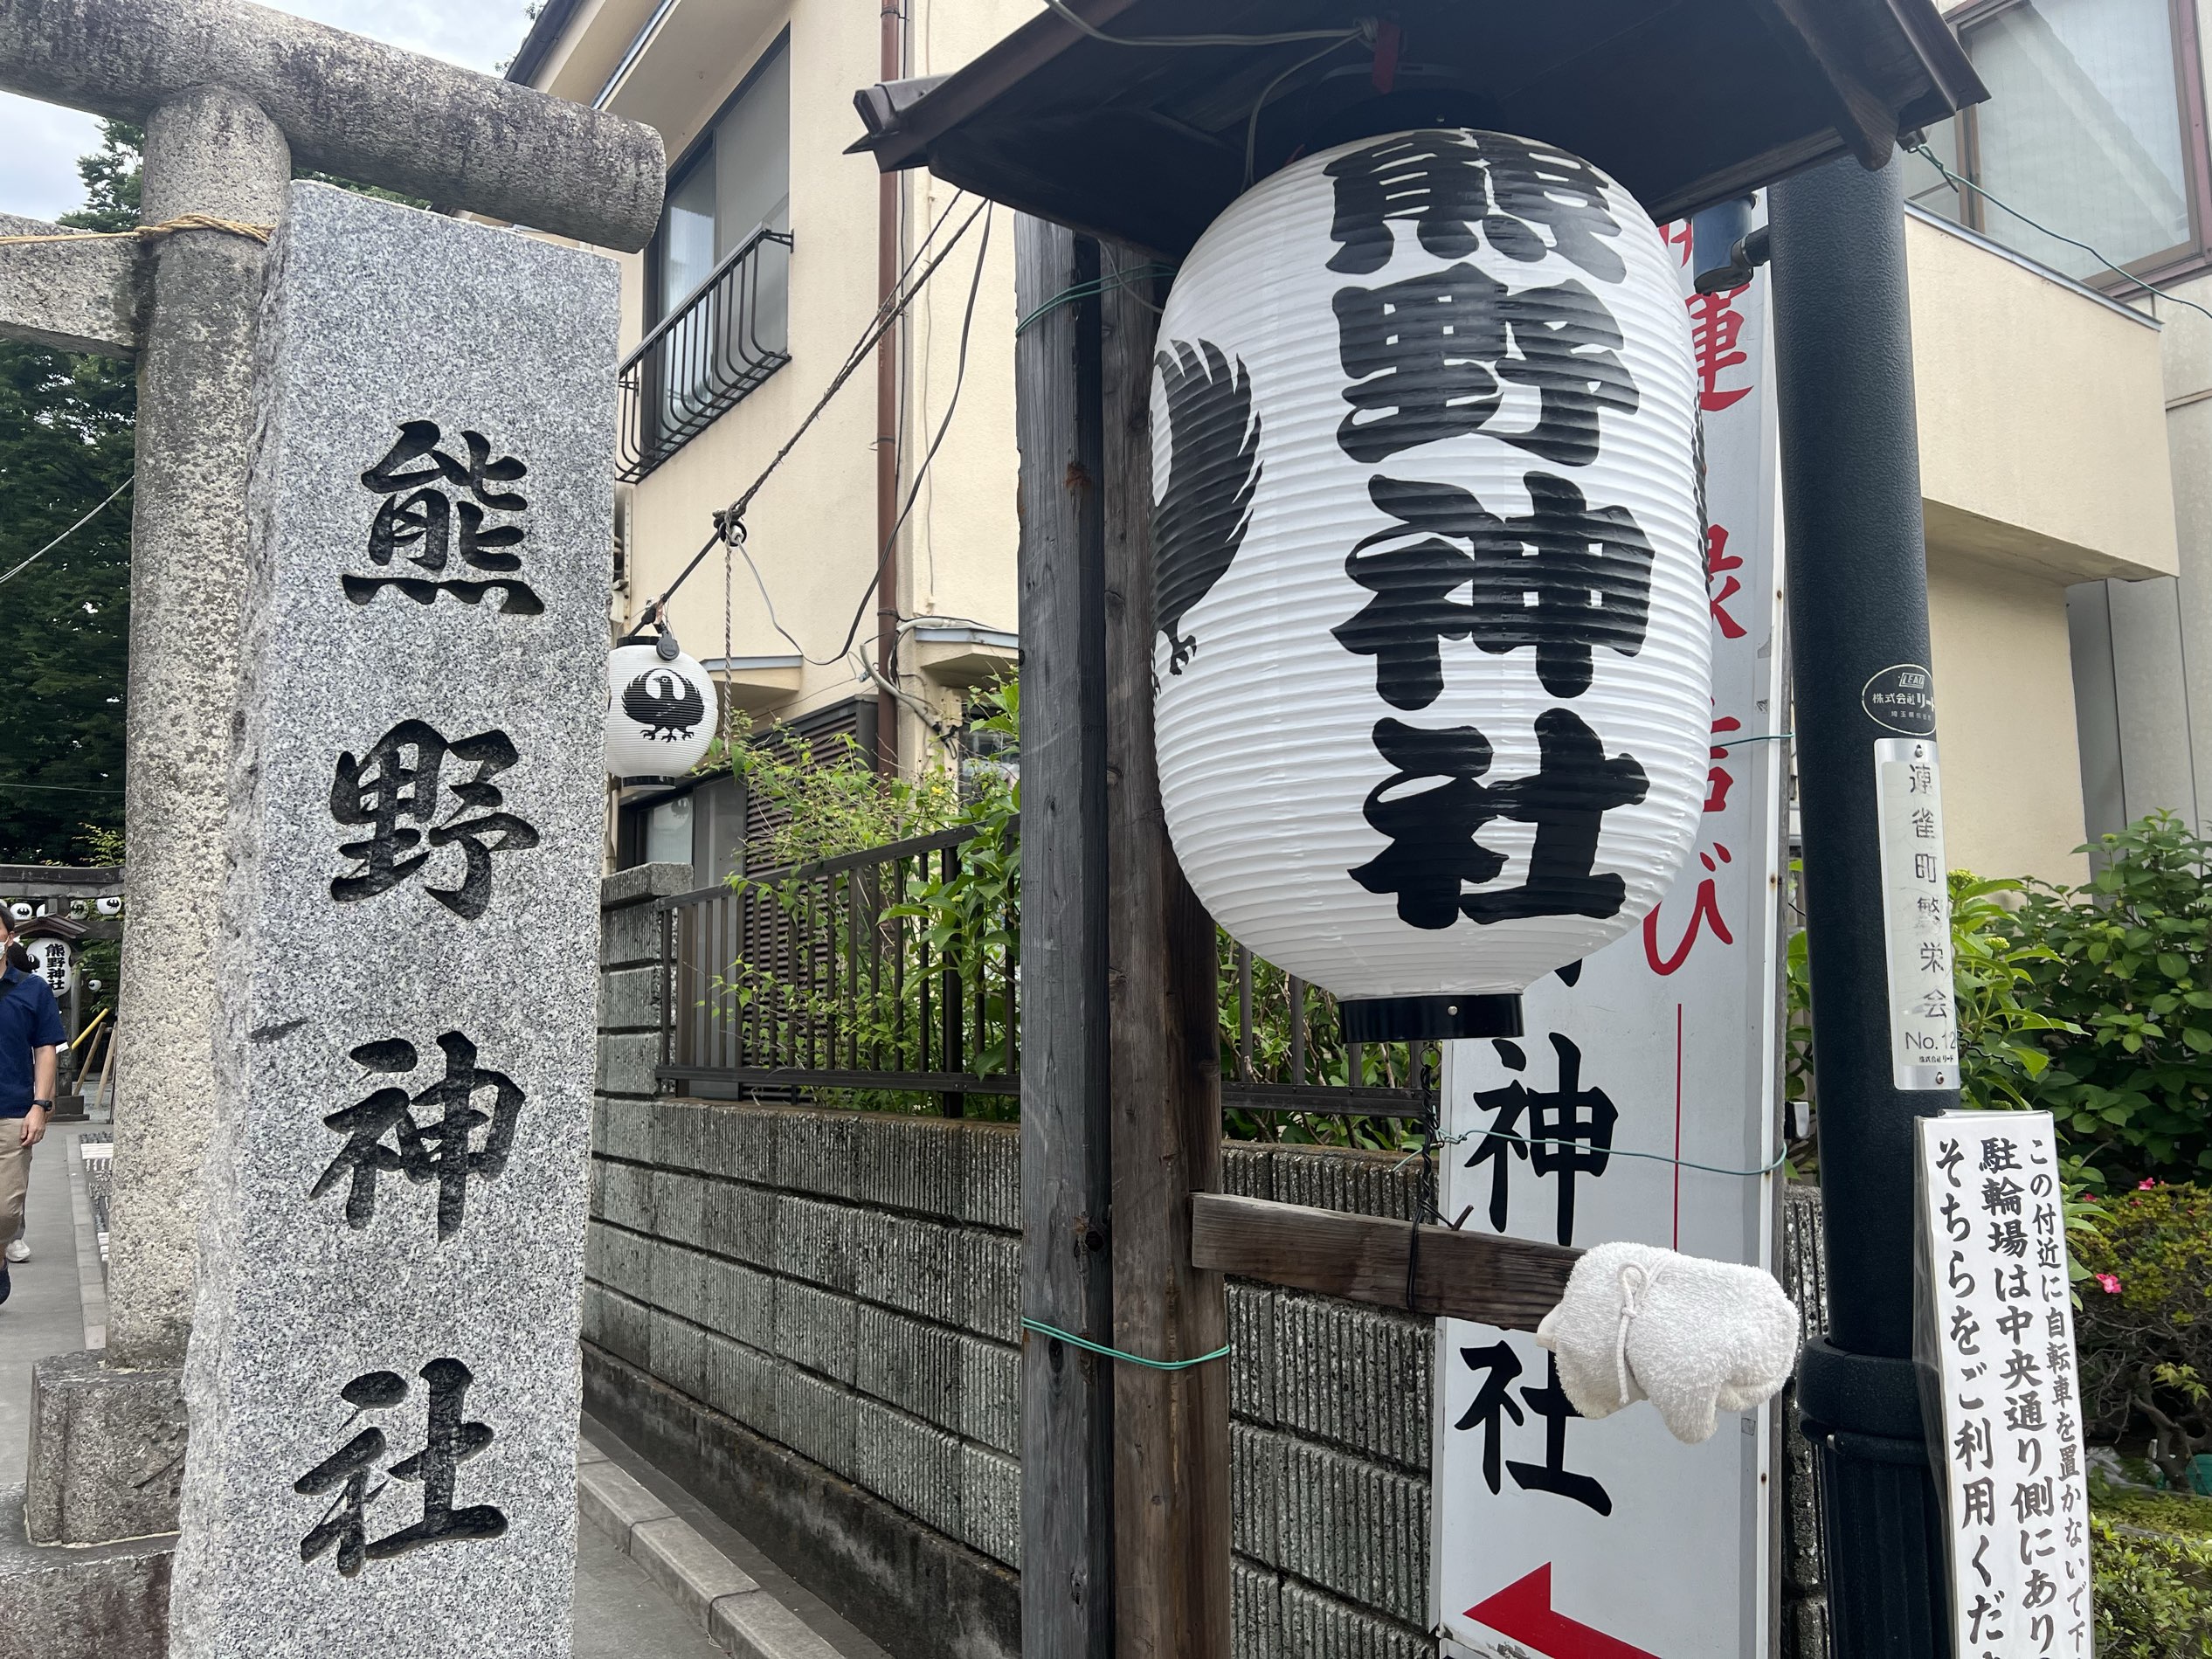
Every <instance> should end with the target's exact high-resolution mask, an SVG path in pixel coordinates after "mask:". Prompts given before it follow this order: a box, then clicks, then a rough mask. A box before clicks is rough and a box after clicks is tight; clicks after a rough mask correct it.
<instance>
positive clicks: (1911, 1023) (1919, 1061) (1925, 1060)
mask: <svg viewBox="0 0 2212 1659" xmlns="http://www.w3.org/2000/svg"><path fill="white" fill-rule="evenodd" d="M1874 800H1875V811H1876V814H1877V818H1878V819H1879V820H1880V826H1881V835H1882V928H1883V934H1884V938H1885V940H1886V942H1887V944H1888V947H1889V976H1888V978H1889V993H1890V1070H1891V1079H1892V1081H1893V1082H1894V1083H1895V1085H1896V1086H1897V1088H1899V1089H1956V1088H1957V1087H1958V1086H1959V1022H1958V1019H1957V1011H1956V1009H1954V1008H1953V1006H1952V992H1951V890H1950V886H1949V883H1948V881H1946V876H1945V871H1944V862H1943V784H1942V778H1941V775H1940V773H1939V771H1938V769H1937V764H1936V746H1935V740H1934V739H1933V738H1932V737H1884V738H1882V739H1879V740H1878V741H1877V743H1875V745H1874Z"/></svg>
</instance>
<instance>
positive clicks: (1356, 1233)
mask: <svg viewBox="0 0 2212 1659" xmlns="http://www.w3.org/2000/svg"><path fill="white" fill-rule="evenodd" d="M1416 1235H1418V1238H1419V1254H1418V1255H1417V1256H1416V1255H1415V1254H1414V1248H1415V1238H1416ZM1581 1254H1582V1252H1581V1251H1580V1250H1575V1249H1570V1248H1567V1247H1566V1246H1565V1245H1559V1244H1538V1243H1536V1242H1534V1241H1531V1240H1528V1239H1508V1238H1501V1237H1499V1236H1498V1235H1497V1234H1494V1233H1471V1232H1462V1231H1457V1230H1455V1229H1454V1228H1451V1227H1418V1228H1417V1227H1414V1225H1413V1224H1412V1223H1411V1222H1408V1221H1393V1220H1386V1219H1384V1218H1383V1217H1380V1216H1373V1215H1347V1214H1344V1213H1343V1212H1341V1211H1338V1210H1317V1209H1311V1208H1309V1207H1308V1206H1304V1205H1302V1204H1275V1203H1272V1202H1270V1201H1269V1200H1268V1199H1254V1198H1236V1197H1233V1196H1230V1195H1228V1194H1227V1193H1221V1192H1194V1193H1192V1196H1191V1261H1192V1263H1193V1264H1194V1265H1196V1266H1199V1267H1204V1268H1214V1269H1216V1270H1218V1271H1220V1272H1222V1273H1233V1274H1235V1275H1238V1276H1239V1277H1241V1278H1246V1279H1263V1280H1265V1281H1266V1282H1268V1283H1270V1284H1281V1285H1288V1286H1289V1287H1290V1288H1291V1289H1296V1290H1317V1291H1320V1292H1321V1293H1322V1294H1323V1295H1324V1296H1343V1297H1344V1298H1345V1299H1346V1300H1348V1301H1351V1302H1372V1303H1375V1304H1376V1305H1377V1306H1379V1307H1385V1308H1406V1309H1409V1310H1411V1311H1413V1312H1414V1313H1423V1314H1428V1315H1431V1316H1433V1317H1437V1318H1452V1319H1473V1320H1477V1321H1479V1322H1480V1323H1482V1324H1486V1325H1497V1326H1499V1327H1501V1328H1503V1329H1504V1330H1507V1331H1533V1330H1535V1329H1536V1327H1537V1325H1538V1323H1539V1322H1541V1321H1542V1319H1543V1317H1544V1316H1545V1314H1547V1313H1549V1312H1551V1311H1552V1309H1553V1308H1554V1307H1556V1306H1558V1305H1559V1298H1560V1297H1561V1296H1564V1295H1565V1294H1566V1282H1567V1275H1569V1274H1570V1273H1572V1272H1573V1270H1574V1263H1575V1261H1576V1259H1577V1258H1578V1257H1580V1255H1581ZM1408 1258H1412V1268H1411V1271H1410V1272H1408V1270H1407V1263H1408Z"/></svg>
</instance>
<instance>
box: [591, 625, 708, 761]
mask: <svg viewBox="0 0 2212 1659" xmlns="http://www.w3.org/2000/svg"><path fill="white" fill-rule="evenodd" d="M714 711H715V682H714V681H713V679H712V678H711V677H709V674H708V673H707V671H706V669H704V668H702V667H700V666H699V664H698V663H697V662H696V661H695V660H693V659H691V658H690V657H688V656H686V655H684V654H683V653H682V652H681V651H678V652H677V653H675V654H674V656H663V655H662V654H661V653H660V646H659V644H658V643H657V642H655V641H654V640H652V639H646V640H643V641H640V640H639V639H635V638H634V637H633V638H632V639H626V640H625V641H624V642H623V643H622V644H620V645H619V646H615V648H614V649H613V650H612V651H610V652H609V653H607V718H606V750H607V771H608V773H609V775H610V776H612V777H613V778H616V779H617V780H619V782H620V783H621V784H622V785H624V786H625V787H632V786H637V785H649V784H673V783H674V782H675V781H676V780H677V779H678V778H681V777H682V776H683V775H684V774H685V773H686V772H688V771H690V770H691V769H692V768H693V767H694V766H696V765H697V764H699V761H700V759H701V757H702V756H704V755H705V754H706V752H707V750H708V748H709V746H710V745H711V744H712V743H714V740H715V721H714Z"/></svg>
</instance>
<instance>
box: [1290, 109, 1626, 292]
mask: <svg viewBox="0 0 2212 1659" xmlns="http://www.w3.org/2000/svg"><path fill="white" fill-rule="evenodd" d="M1323 170H1324V172H1326V173H1327V174H1328V176H1329V177H1330V178H1331V180H1332V181H1333V182H1334V183H1335V187H1336V217H1335V220H1334V222H1333V223H1332V224H1331V226H1330V231H1329V234H1330V236H1331V238H1333V239H1334V240H1335V242H1336V243H1337V252H1336V253H1335V254H1334V255H1332V256H1331V259H1330V260H1329V268H1330V269H1331V271H1340V272H1344V273H1348V274H1351V275H1358V276H1365V275H1369V274H1371V273H1374V272H1376V271H1379V270H1381V269H1382V268H1383V266H1386V265H1387V264H1388V263H1389V262H1390V259H1391V255H1392V253H1393V252H1394V251H1395V248H1396V239H1395V237H1394V235H1393V232H1392V229H1391V221H1392V220H1393V219H1411V220H1412V221H1413V222H1414V226H1415V228H1416V230H1417V232H1418V233H1419V235H1420V238H1421V246H1422V247H1423V248H1425V249H1426V250H1427V252H1430V253H1433V254H1434V255H1436V256H1437V257H1438V258H1440V259H1464V258H1465V257H1466V256H1467V255H1468V254H1469V253H1471V252H1474V251H1475V247H1476V235H1477V232H1480V234H1481V235H1482V236H1483V237H1485V238H1488V239H1489V242H1490V246H1491V247H1492V248H1494V249H1496V250H1497V252H1500V253H1502V254H1503V255H1504V256H1505V257H1506V258H1508V259H1518V260H1521V261H1524V262H1527V261H1532V260H1536V259H1542V258H1544V256H1545V254H1546V253H1548V252H1552V251H1554V250H1556V251H1557V252H1559V253H1560V254H1562V255H1564V256H1565V257H1566V258H1567V259H1570V260H1572V261H1573V263H1574V264H1576V265H1577V266H1580V267H1581V268H1582V269H1583V270H1585V271H1586V272H1588V273H1590V274H1591V275H1592V276H1594V277H1596V278H1598V279H1599V280H1600V281H1605V282H1618V281H1619V280H1621V277H1622V276H1623V275H1625V274H1626V273H1627V271H1628V266H1627V265H1626V263H1625V262H1624V261H1623V260H1622V259H1621V254H1620V252H1619V251H1618V250H1617V249H1615V248H1613V247H1611V246H1608V245H1607V244H1606V243H1605V242H1603V241H1600V239H1599V238H1601V237H1618V236H1619V235H1620V234H1621V223H1620V221H1619V220H1618V219H1616V218H1614V216H1613V212H1612V210H1611V209H1610V208H1609V207H1608V206H1607V204H1606V200H1605V185H1604V182H1603V181H1602V180H1600V178H1599V176H1598V174H1597V170H1596V169H1594V168H1593V167H1592V166H1591V165H1590V164H1589V163H1588V162H1585V161H1583V160H1581V159H1580V157H1578V156H1572V155H1569V154H1568V153H1567V152H1566V151H1565V150H1561V149H1554V148H1552V146H1550V145H1545V144H1531V143H1530V142H1527V141H1526V140H1524V139H1518V138H1511V137H1508V136H1506V135H1503V134H1500V133H1470V132H1462V131H1448V132H1420V133H1399V134H1396V135H1393V136H1391V137H1389V138H1386V139H1383V140H1382V141H1380V142H1378V143H1374V144H1370V145H1368V146H1367V147H1366V148H1365V149H1357V150H1352V151H1351V152H1349V153H1348V154H1346V155H1344V156H1338V158H1337V159H1336V160H1335V161H1333V162H1330V163H1329V165H1328V166H1327V167H1326V168H1324V169H1323ZM1544 232H1550V240H1549V242H1548V243H1547V242H1546V240H1545V235H1544Z"/></svg>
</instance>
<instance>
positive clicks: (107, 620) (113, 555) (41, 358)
mask: <svg viewBox="0 0 2212 1659" xmlns="http://www.w3.org/2000/svg"><path fill="white" fill-rule="evenodd" d="M103 139H104V142H103V143H102V145H101V147H100V150H99V151H98V152H97V153H96V154H94V155H92V156H86V157H85V158H84V159H83V160H82V161H81V162H79V163H78V171H79V174H80V175H81V176H83V178H84V181H85V190H86V207H85V208H84V210H83V211H79V212H75V213H69V214H65V215H64V216H63V218H62V222H63V223H64V224H66V225H71V226H73V227H76V228H79V229H83V230H93V231H109V230H121V229H126V228H128V227H129V226H130V225H135V224H136V223H137V221H138V178H139V172H138V144H139V134H138V131H137V129H136V128H132V127H128V126H126V125H124V124H123V123H121V122H119V121H110V122H107V124H106V126H105V128H104V130H103ZM135 411H136V395H135V384H134V382H133V379H132V371H131V368H130V365H129V364H128V363H118V362H115V361H113V360H110V359H107V358H101V357H86V356H69V355H67V354H66V353H63V352H59V351H49V350H46V349H43V348H41V347H38V346H31V345H25V344H22V343H20V342H14V341H0V573H5V572H7V571H10V570H12V571H15V574H14V575H13V576H10V577H6V579H5V580H4V582H0V705H4V707H5V709H6V711H7V713H6V719H5V724H4V727H0V729H4V731H5V733H6V741H5V742H4V743H0V861H15V862H24V863H41V862H64V861H73V860H80V859H81V860H85V861H92V856H93V855H92V853H91V849H90V847H88V845H87V839H86V838H87V834H88V832H90V831H92V830H94V829H98V830H107V831H111V832H112V831H115V830H119V829H120V828H121V825H122V817H123V796H122V784H123V684H124V675H125V671H126V667H127V662H128V639H129V617H130V495H129V493H128V491H126V492H125V493H124V494H122V495H121V497H120V498H118V499H117V500H116V501H114V503H113V504H111V505H110V506H108V507H107V508H105V509H103V510H102V511H101V512H100V514H98V515H96V516H95V517H94V518H93V520H92V521H91V522H89V523H86V525H85V526H84V527H83V528H82V529H78V530H76V531H75V532H73V534H71V535H69V536H67V537H66V539H64V540H63V541H62V542H61V543H59V545H58V546H56V547H54V548H53V550H52V551H51V552H48V553H46V554H45V555H44V556H40V557H39V558H38V559H36V560H35V561H33V562H32V563H29V564H24V560H26V559H30V558H31V555H32V554H34V553H37V552H38V550H39V549H40V548H42V547H45V545H46V544H47V543H49V542H52V541H53V540H54V538H55V537H56V536H61V535H62V533H63V532H64V531H65V530H67V529H69V527H70V526H71V525H72V524H73V523H75V522H76V521H77V520H79V518H81V517H83V516H84V515H85V514H86V512H88V511H89V510H90V509H91V508H93V506H94V505H95V504H96V503H98V502H99V501H101V500H102V499H104V498H105V497H107V495H108V494H111V493H112V492H114V490H115V489H116V487H118V486H119V485H121V484H122V483H123V481H124V480H127V479H128V478H129V476H130V474H131V464H132V423H133V418H134V416H135ZM18 565H21V566H22V567H23V568H21V569H20V570H18V569H17V566H18Z"/></svg>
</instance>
